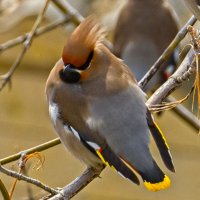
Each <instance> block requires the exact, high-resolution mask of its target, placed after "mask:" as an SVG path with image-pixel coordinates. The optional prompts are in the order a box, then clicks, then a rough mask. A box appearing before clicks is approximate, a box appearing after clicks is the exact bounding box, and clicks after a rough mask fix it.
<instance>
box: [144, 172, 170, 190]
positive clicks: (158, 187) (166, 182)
mask: <svg viewBox="0 0 200 200" xmlns="http://www.w3.org/2000/svg"><path fill="white" fill-rule="evenodd" d="M144 185H145V187H146V188H147V189H148V190H150V191H153V192H156V191H159V190H164V189H167V188H168V187H170V185H171V181H170V179H169V177H168V176H166V175H165V177H164V179H163V181H162V182H159V183H150V182H146V181H144Z"/></svg>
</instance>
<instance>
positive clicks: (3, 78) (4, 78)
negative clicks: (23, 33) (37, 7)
mask: <svg viewBox="0 0 200 200" xmlns="http://www.w3.org/2000/svg"><path fill="white" fill-rule="evenodd" d="M49 2H50V0H46V2H45V5H44V7H43V8H42V10H41V12H40V14H39V15H38V17H37V19H36V21H35V24H34V25H33V28H32V30H31V32H30V33H29V34H28V36H27V38H26V40H25V41H24V48H23V49H22V51H21V53H20V54H19V56H18V57H17V59H16V61H15V63H14V64H13V65H12V67H11V68H10V70H9V71H8V72H7V73H6V74H4V75H2V76H1V77H0V79H1V85H0V91H1V90H2V89H3V88H4V86H5V85H6V84H7V83H8V82H9V81H10V79H11V77H12V75H13V73H14V72H15V70H16V69H17V68H18V66H19V65H20V63H21V61H22V59H23V57H24V56H25V54H26V52H27V50H28V49H29V47H30V46H31V42H32V40H33V37H34V35H35V32H36V30H37V28H38V27H39V25H40V23H41V22H42V19H43V16H44V14H45V12H46V9H47V7H48V4H49Z"/></svg>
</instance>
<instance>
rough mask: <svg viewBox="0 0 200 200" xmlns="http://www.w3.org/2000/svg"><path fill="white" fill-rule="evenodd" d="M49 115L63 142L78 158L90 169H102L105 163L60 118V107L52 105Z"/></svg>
mask: <svg viewBox="0 0 200 200" xmlns="http://www.w3.org/2000/svg"><path fill="white" fill-rule="evenodd" d="M49 113H50V116H51V119H52V122H53V125H54V128H55V130H56V133H57V134H58V136H59V137H60V140H61V142H62V143H63V144H64V146H65V147H66V148H67V150H69V151H70V152H71V153H72V154H73V155H74V156H75V157H76V158H78V159H79V160H81V161H82V162H84V163H85V164H86V165H87V166H88V167H94V168H97V169H98V168H102V166H103V163H102V162H101V160H100V159H99V158H98V157H97V156H96V155H94V153H92V152H91V151H90V150H89V149H87V147H86V146H84V144H83V143H82V142H81V140H80V137H79V135H78V133H77V132H76V131H75V130H74V129H73V130H70V128H69V127H68V126H67V125H65V124H64V123H63V121H62V119H60V117H59V112H58V106H57V105H56V104H50V107H49Z"/></svg>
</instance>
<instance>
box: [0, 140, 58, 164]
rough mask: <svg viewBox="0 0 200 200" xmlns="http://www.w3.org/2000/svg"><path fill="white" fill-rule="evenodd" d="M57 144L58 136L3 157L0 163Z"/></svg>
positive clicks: (5, 162) (11, 160)
mask: <svg viewBox="0 0 200 200" xmlns="http://www.w3.org/2000/svg"><path fill="white" fill-rule="evenodd" d="M58 144H60V139H59V138H56V139H53V140H51V141H48V142H46V143H44V144H40V145H38V146H35V147H33V148H30V149H27V150H24V151H22V152H19V153H16V154H14V155H11V156H8V157H6V158H3V159H1V160H0V164H1V165H5V164H7V163H10V162H13V161H15V160H18V159H19V158H20V157H21V156H22V155H23V154H26V155H28V154H31V153H34V152H36V151H38V152H40V151H44V150H46V149H49V148H51V147H53V146H56V145H58Z"/></svg>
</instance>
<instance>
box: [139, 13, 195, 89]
mask: <svg viewBox="0 0 200 200" xmlns="http://www.w3.org/2000/svg"><path fill="white" fill-rule="evenodd" d="M195 22H196V18H195V17H194V16H192V17H191V18H190V19H189V21H188V22H187V23H186V24H185V25H184V26H183V27H182V28H181V30H180V31H179V32H178V33H177V35H176V37H175V38H174V39H173V40H172V42H171V43H170V45H169V46H168V47H167V48H166V49H165V51H164V53H163V54H162V55H161V56H160V57H159V58H158V60H157V61H156V62H155V63H154V65H153V66H152V67H151V68H150V70H149V71H148V72H147V73H146V74H145V75H144V77H143V78H142V79H141V80H140V81H139V86H140V87H141V88H144V87H145V86H146V84H147V83H148V82H149V80H150V79H151V78H152V77H153V75H154V74H155V73H156V72H157V71H158V69H159V67H160V66H161V64H163V63H164V62H165V61H166V60H167V59H168V58H169V56H170V55H171V54H172V53H173V50H174V49H175V48H176V47H177V45H178V44H179V43H180V41H181V40H182V39H183V38H184V37H185V35H186V34H187V32H188V30H187V27H188V26H189V25H193V24H194V23H195Z"/></svg>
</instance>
